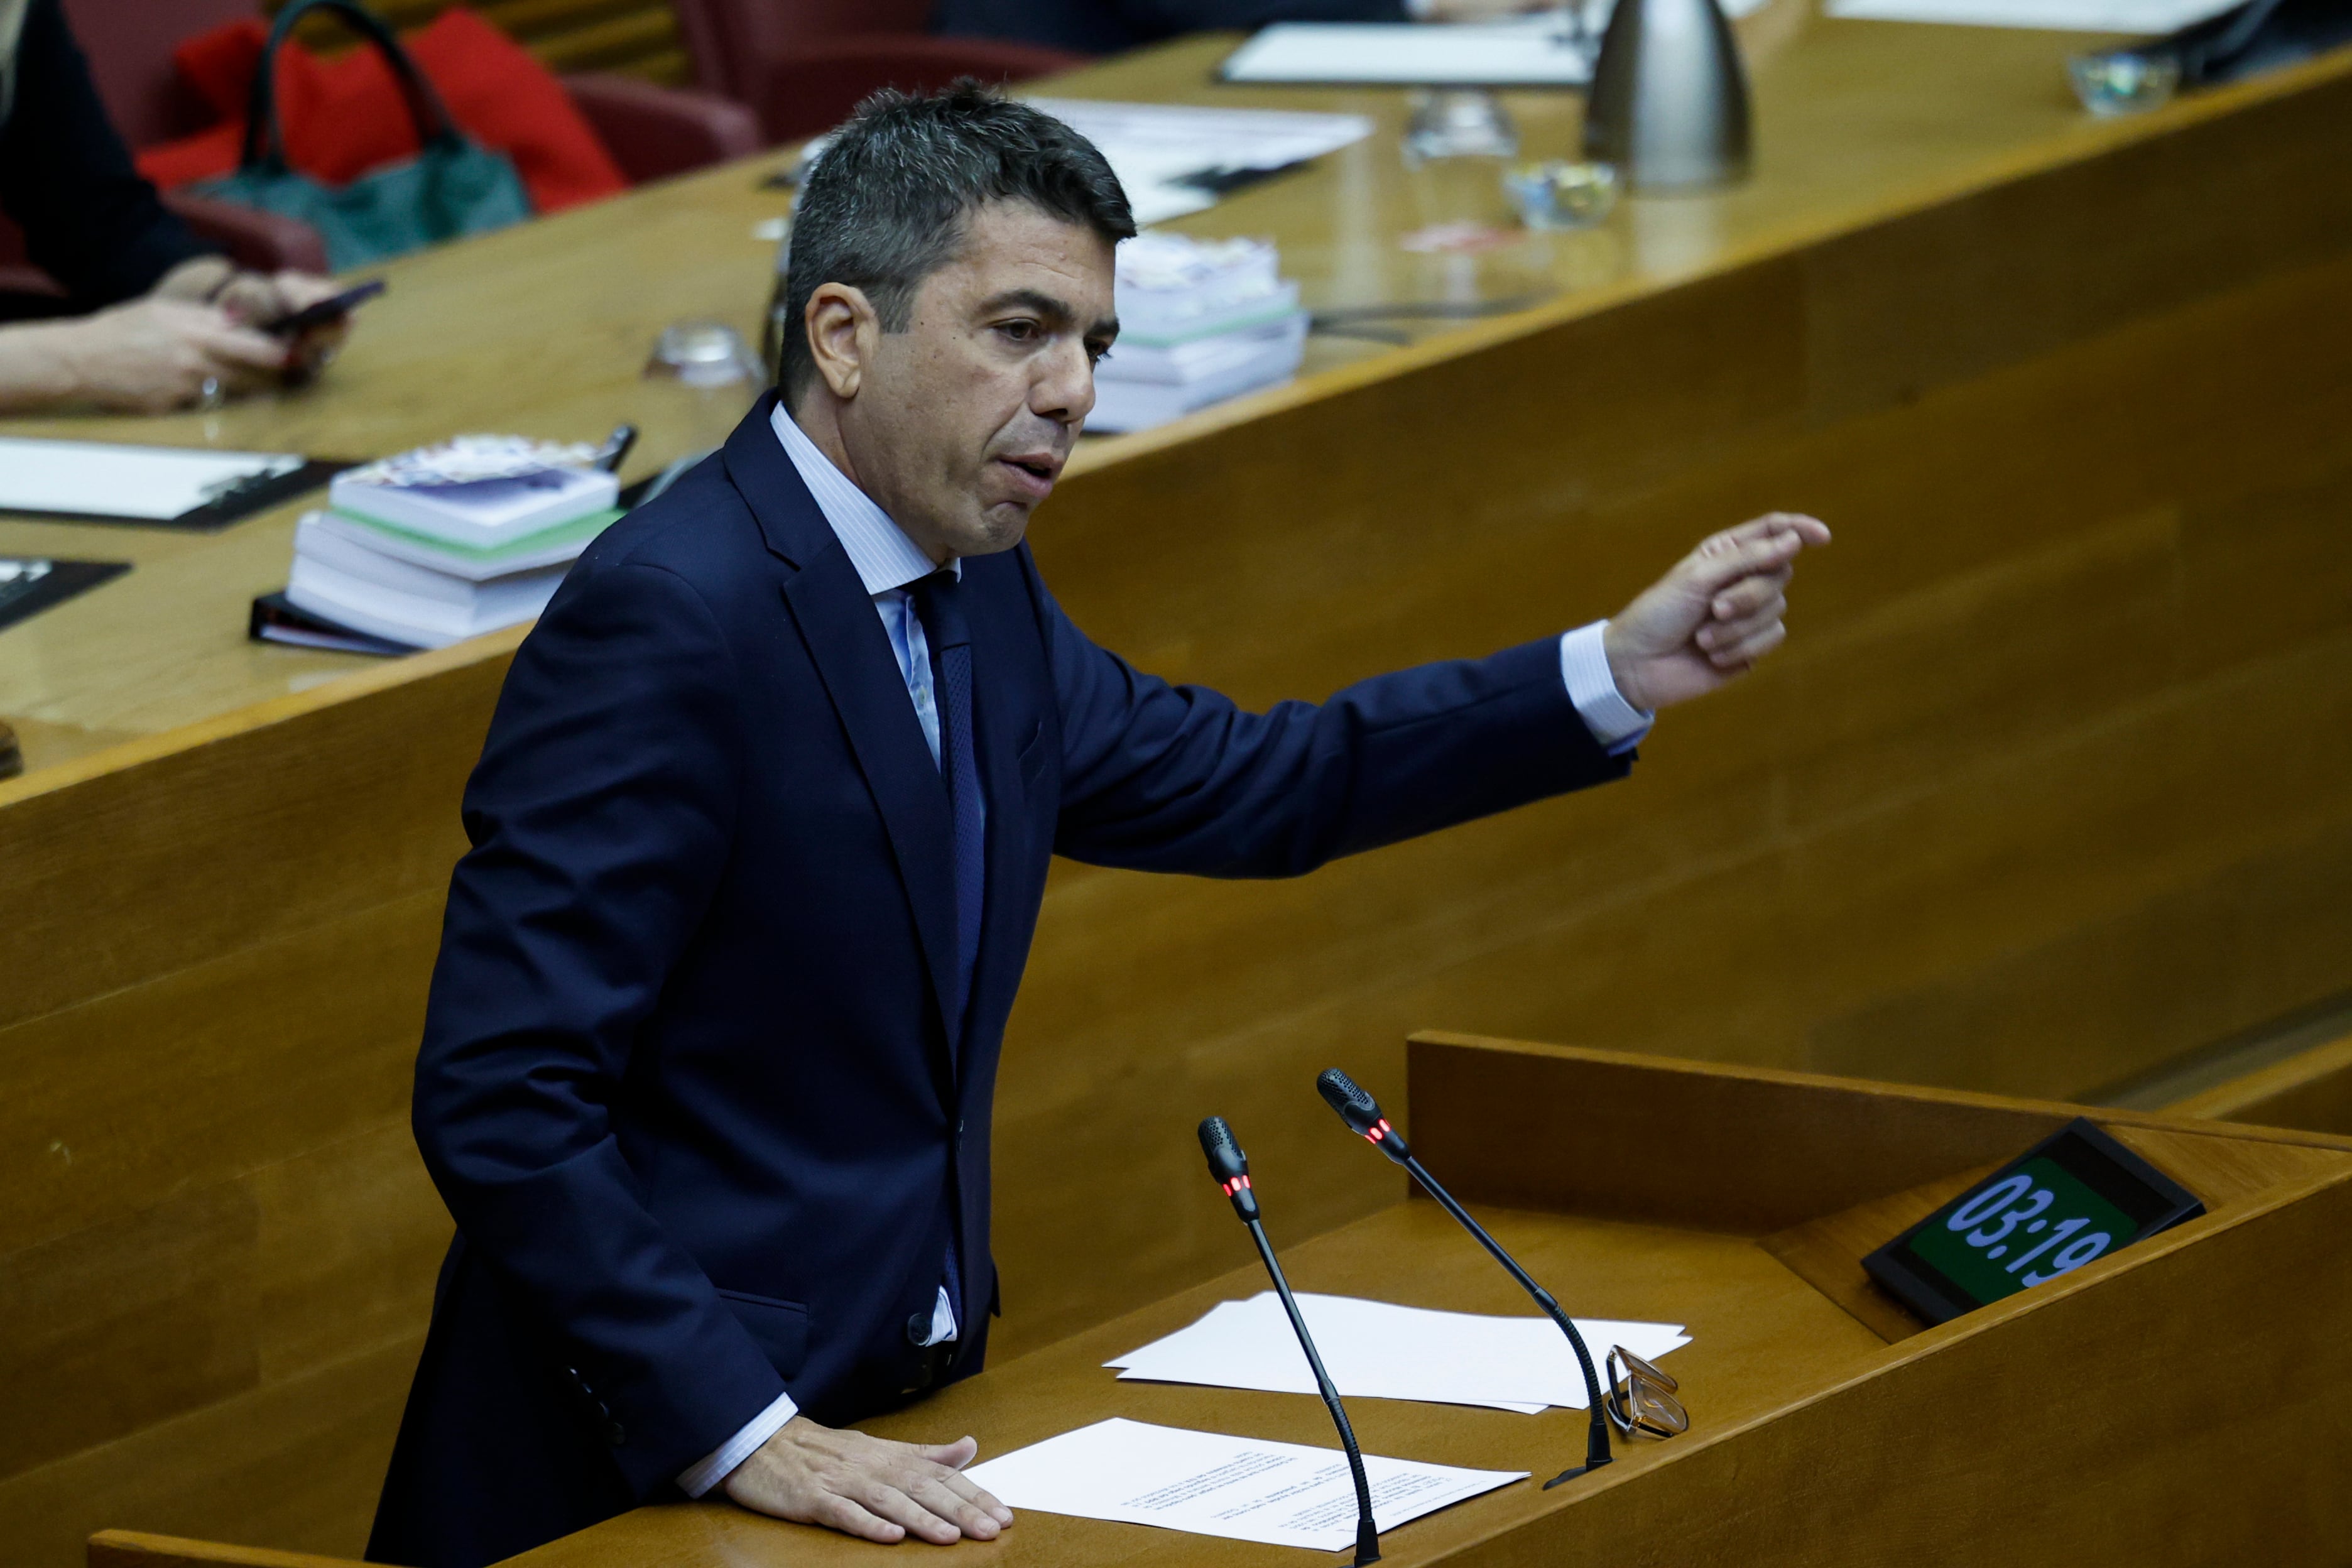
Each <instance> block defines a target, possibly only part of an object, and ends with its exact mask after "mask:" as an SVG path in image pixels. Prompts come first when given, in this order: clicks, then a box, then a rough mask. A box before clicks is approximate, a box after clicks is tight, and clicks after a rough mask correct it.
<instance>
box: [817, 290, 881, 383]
mask: <svg viewBox="0 0 2352 1568" xmlns="http://www.w3.org/2000/svg"><path fill="white" fill-rule="evenodd" d="M803 319H804V321H805V322H806V325H807V330H808V342H809V353H810V355H811V356H812V357H813V358H814V360H815V361H816V373H817V374H819V375H820V376H823V377H824V384H825V385H827V386H828V387H831V388H832V389H833V395H835V397H838V398H840V399H842V400H843V401H844V402H846V401H848V400H849V399H850V398H853V397H855V396H856V395H857V389H858V387H859V386H861V385H862V384H864V383H865V380H866V367H867V366H868V365H869V364H871V363H873V359H874V350H875V347H876V345H877V342H878V341H879V340H880V338H881V336H882V320H881V318H880V317H879V316H877V315H876V314H875V313H874V304H873V301H872V300H868V299H866V291H865V290H864V289H853V288H851V287H850V286H849V285H848V284H846V283H820V284H818V285H817V287H816V292H814V294H811V295H810V296H809V302H808V310H807V312H806V313H805V316H804V318H803Z"/></svg>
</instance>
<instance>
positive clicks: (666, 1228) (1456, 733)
mask: <svg viewBox="0 0 2352 1568" xmlns="http://www.w3.org/2000/svg"><path fill="white" fill-rule="evenodd" d="M770 406H771V404H770V403H769V402H768V401H766V400H763V401H762V402H761V405H760V406H759V407H758V408H756V409H754V410H753V411H752V414H751V416H750V417H749V418H748V419H746V420H745V421H744V423H743V425H742V426H740V428H738V429H737V430H736V432H735V434H734V435H733V437H731V438H730V440H729V442H728V444H727V446H726V447H724V449H723V450H722V451H721V452H720V454H719V456H718V457H716V458H713V459H712V460H710V461H709V462H706V463H704V464H702V465H701V466H700V467H699V468H697V469H695V470H694V471H693V472H692V473H691V474H689V475H688V477H687V478H686V479H683V480H682V481H680V483H679V484H678V485H677V488H676V489H673V490H672V491H671V492H670V493H669V494H668V495H667V496H665V497H663V498H662V499H661V500H657V501H656V502H654V503H653V504H652V505H650V506H647V507H645V508H642V509H640V510H637V511H635V512H634V513H632V514H631V515H630V516H629V517H628V518H626V519H625V520H624V521H621V522H619V523H617V524H615V525H614V527H613V528H612V529H611V530H609V531H607V532H606V533H605V534H604V536H603V537H602V538H601V539H599V540H598V541H597V542H595V543H594V544H593V546H592V547H591V548H590V549H589V551H588V552H587V553H586V554H585V555H583V557H582V558H581V560H580V562H579V563H578V564H577V565H576V566H575V567H574V568H573V569H572V574H571V575H570V577H569V578H568V579H567V580H566V581H565V583H564V584H563V587H562V591H561V592H560V593H558V594H557V595H556V597H555V600H554V602H553V603H552V604H551V605H549V607H548V610H547V613H546V614H545V616H542V617H541V620H540V623H539V625H538V626H537V627H536V629H534V630H533V631H532V633H531V634H530V637H528V638H526V639H525V641H524V643H523V645H522V647H521V648H520V651H519V652H518V653H517V654H516V656H515V659H514V664H513V667H512V668H511V670H510V671H509V674H508V676H507V680H506V687H505V689H504V691H503V693H502V694H501V695H500V697H499V704H498V710H497V713H496V715H495V717H494V718H493V719H492V721H491V725H490V731H489V737H488V742H487V743H486V744H485V746H484V748H483V752H482V759H481V763H480V764H479V766H478V768H477V769H476V771H475V773H474V775H473V778H472V780H471V781H470V783H469V784H468V785H467V791H466V797H465V824H466V831H467V837H468V838H469V839H470V840H471V843H472V846H473V847H472V848H471V850H470V851H469V852H468V853H467V855H466V857H465V858H464V859H463V860H461V861H460V862H459V864H458V866H457V872H456V874H455V876H454V877H453V878H452V879H451V882H450V889H449V903H448V913H447V916H446V924H445V926H444V929H443V933H442V943H441V954H440V960H439V963H438V964H437V965H436V969H435V971H434V975H433V987H432V996H431V1001H430V1004H429V1007H428V1010H427V1014H426V1019H425V1040H424V1045H423V1048H422V1050H421V1051H420V1053H419V1056H418V1059H417V1068H416V1089H415V1131H416V1138H417V1142H418V1144H419V1146H420V1147H421V1148H422V1150H423V1152H424V1155H425V1164H426V1167H427V1168H428V1169H429V1170H430V1172H431V1173H432V1176H433V1179H434V1181H435V1182H436V1184H437V1185H438V1186H439V1188H440V1191H441V1194H442V1195H443V1197H444V1198H445V1199H446V1201H447V1203H448V1205H449V1210H450V1212H451V1214H452V1215H455V1216H456V1219H457V1230H458V1240H457V1243H456V1245H455V1246H454V1247H453V1248H452V1249H451V1252H450V1256H449V1259H448V1261H447V1263H446V1265H445V1266H444V1268H443V1271H442V1277H441V1282H440V1288H439V1290H438V1291H437V1293H436V1300H435V1310H434V1316H433V1325H432V1331H431V1333H430V1336H429V1337H428V1340H427V1342H426V1345H425V1353H424V1358H423V1361H422V1363H421V1364H420V1366H419V1368H418V1371H417V1374H416V1381H415V1386H414V1388H413V1389H412V1391H411V1394H410V1398H409V1404H408V1408H407V1413H406V1415H405V1417H404V1421H403V1424H402V1429H401V1435H400V1440H399V1444H398V1447H397V1449H396V1451H395V1453H394V1459H393V1465H392V1469H391V1474H390V1476H389V1478H388V1479H387V1480H386V1483H385V1489H384V1496H383V1503H382V1505H381V1508H380V1510H379V1511H378V1515H377V1521H376V1533H375V1537H374V1539H373V1542H371V1544H370V1555H371V1556H372V1557H374V1558H376V1559H377V1560H378V1561H383V1562H394V1563H412V1564H417V1565H420V1568H472V1565H473V1564H477V1563H487V1562H489V1561H492V1560H494V1559H497V1558H499V1557H503V1556H507V1555H509V1554H511V1553H513V1552H520V1551H522V1550H524V1549H526V1548H528V1547H530V1546H532V1545H535V1544H537V1543H539V1542H543V1541H547V1540H550V1539H552V1538H553V1537H555V1536H557V1535H560V1534H563V1533H566V1532H568V1531H572V1530H576V1529H581V1528H583V1527H584V1526H586V1525H588V1524H590V1523H593V1522H594V1521H596V1520H598V1519H601V1518H604V1517H607V1516H609V1515H611V1514H614V1513H616V1512H619V1511H621V1510H625V1509H626V1508H628V1507H630V1506H633V1505H634V1504H635V1503H637V1502H639V1501H643V1500H649V1499H654V1498H657V1497H661V1496H665V1495H667V1496H675V1495H677V1494H676V1490H675V1487H674V1483H673V1478H674V1477H675V1476H677V1473H678V1472H679V1471H681V1470H683V1469H685V1468H687V1467H688V1466H689V1465H691V1464H693V1463H694V1462H695V1461H696V1460H698V1459H699V1458H701V1457H702V1456H704V1455H705V1454H707V1453H709V1452H710V1451H711V1450H712V1449H714V1448H716V1447H719V1445H720V1444H721V1443H722V1442H724V1441H725V1440H726V1439H727V1438H728V1437H730V1436H732V1435H733V1434H734V1433H735V1432H736V1431H737V1430H738V1429H739V1428H740V1427H741V1426H743V1425H744V1424H745V1423H746V1422H748V1421H750V1420H751V1418H752V1417H753V1416H754V1415H758V1414H759V1413H760V1412H761V1410H762V1409H764V1408H765V1407H766V1406H767V1405H770V1404H771V1403H772V1401H773V1400H774V1399H775V1397H776V1395H777V1394H779V1393H782V1392H785V1391H789V1392H790V1393H791V1394H792V1396H793V1400H794V1401H795V1402H796V1403H797V1404H798V1405H800V1406H801V1408H802V1409H803V1410H804V1411H805V1412H807V1413H808V1415H810V1416H811V1417H812V1418H813V1419H815V1420H818V1421H823V1422H825V1423H827V1424H840V1423H845V1422H849V1421H854V1420H856V1419H859V1418H862V1417H864V1416H866V1415H872V1414H874V1413H875V1412H877V1410H880V1409H883V1408H887V1407H888V1406H889V1405H892V1404H894V1403H898V1402H899V1401H900V1400H901V1399H902V1398H903V1397H904V1395H905V1393H906V1391H907V1390H908V1389H909V1388H910V1387H911V1386H913V1385H914V1384H915V1383H916V1382H917V1381H918V1380H919V1371H920V1365H921V1357H920V1354H919V1352H916V1351H915V1350H914V1349H913V1348H912V1347H911V1346H910V1345H909V1343H908V1339H907V1335H906V1331H905V1325H906V1322H907V1320H908V1318H909V1317H910V1316H911V1315H914V1314H916V1313H919V1312H921V1313H928V1311H929V1305H930V1302H931V1300H932V1299H933V1297H934V1295H935V1294H936V1292H937V1290H938V1288H939V1285H940V1265H941V1261H942V1259H943V1258H944V1256H945V1254H946V1249H947V1246H948V1241H949V1228H948V1227H949V1226H950V1224H952V1225H953V1226H955V1227H956V1230H957V1231H958V1232H959V1233H960V1239H961V1254H960V1256H961V1258H963V1259H964V1260H965V1261H964V1267H963V1269H962V1285H963V1300H961V1301H959V1302H957V1303H955V1308H956V1319H957V1322H958V1323H959V1325H960V1326H961V1331H962V1333H963V1336H964V1337H963V1341H962V1343H961V1348H960V1349H959V1352H958V1359H957V1363H956V1365H955V1366H954V1368H953V1369H952V1372H953V1375H959V1376H960V1375H965V1374H968V1373H971V1372H972V1371H975V1370H977V1368H978V1366H979V1363H980V1361H981V1358H982V1352H983V1350H984V1344H985V1340H986V1331H987V1323H988V1316H989V1312H990V1310H991V1307H992V1304H993V1299H994V1279H995V1272H994V1268H993V1266H992V1264H991V1263H990V1262H989V1247H988V1226H989V1108H990V1102H991V1098H992V1092H993V1089H994V1086H995V1081H996V1062H997V1051H998V1047H999V1044H1000V1042H1001V1040H1002V1037H1003V1029H1004V1020H1005V1016H1006V1015H1007V1013H1008V1012H1010V1010H1011V1009H1012V1006H1013V991H1014V988H1015V987H1016V985H1017V984H1018V983H1019V981H1020V978H1021V971H1022V966H1023V963H1024V960H1025V958H1026V955H1027V953H1028V950H1029V942H1030V936H1031V932H1032V930H1033V928H1034V925H1035V922H1036V918H1037V910H1038V906H1039V903H1040V902H1041V900H1042V899H1043V896H1044V892H1045V870H1046V864H1047V861H1048V859H1049V858H1050V857H1051V856H1052V855H1054V854H1055V853H1057V852H1058V853H1061V854H1065V855H1069V856H1073V857H1075V858H1079V859H1084V860H1090V861H1095V862H1098V863H1102V864H1108V865H1117V866H1129V867H1139V868H1148V869H1152V870H1161V871H1183V872H1191V873H1194V874H1198V875H1204V876H1219V877H1278V876H1290V875H1295V874H1297V873H1298V872H1302V871H1306V870H1308V869H1310V868H1313V867H1316V866H1318V865H1320V864H1322V863H1323V862H1324V861H1326V860H1328V859H1330V858H1332V857H1334V856H1337V855H1344V854H1347V853H1349V852H1350V851H1354V850H1359V849H1367V848H1370V847H1373V846H1375V845H1380V844H1386V843H1390V842H1391V841H1393V840H1396V839H1401V838H1405V837H1410V836H1412V835H1414V834H1418V833H1425V832H1428V831H1430V830H1431V829H1433V828H1437V827H1443V826H1446V825H1447V824H1449V823H1455V822H1461V821H1464V820H1465V819H1467V818H1470V817H1475V816H1481V815H1483V814H1486V813H1489V812H1494V811H1498V810H1501V809H1503V808H1505V807H1507V806H1511V805H1517V804H1519V803H1521V802H1524V801H1529V800H1534V799H1536V798H1538V797H1540V796H1544V795H1552V794H1555V793H1558V792H1560V791H1564V790H1568V789H1572V788H1575V787H1577V786H1579V785H1581V784H1591V783H1594V782H1597V781H1600V780H1603V779H1608V778H1613V777H1617V776H1619V775H1621V774H1622V773H1624V771H1625V768H1626V763H1625V761H1624V760H1622V759H1617V758H1612V757H1610V756H1608V755H1606V754H1605V753H1604V752H1602V750H1601V747H1600V746H1599V745H1598V744H1597V743H1596V742H1594V741H1593V739H1592V737H1591V733H1590V731H1588V730H1587V729H1586V727H1585V726H1584V724H1583V723H1582V722H1581V721H1580V719H1579V718H1578V716H1577V713H1576V710H1575V709H1574V708H1573V706H1572V705H1571V704H1570V701H1569V699H1568V696H1567V694H1566V691H1565V690H1564V689H1563V687H1562V682H1561V678H1560V663H1559V645H1558V642H1557V640H1556V639H1554V638H1549V637H1548V638H1545V639H1543V640H1542V641H1539V642H1536V643H1531V644H1528V645H1527V646H1525V647H1518V648H1514V649H1511V650H1509V651H1507V652H1505V653H1501V654H1497V655H1496V656H1495V657H1493V658H1486V659H1482V660H1476V661H1465V662H1459V663H1448V664H1435V665H1429V666H1426V667H1423V668H1418V669H1412V670H1406V671H1403V672H1402V673H1399V674H1394V675H1387V676H1382V677H1380V678H1378V679H1372V680H1368V681H1365V682H1363V683H1362V684H1360V685H1358V686H1354V687H1351V688H1349V689H1347V690H1345V691H1343V692H1341V693H1339V695H1338V696H1337V697H1335V698H1333V699H1332V700H1330V701H1328V702H1327V703H1324V704H1323V705H1321V706H1319V707H1318V706H1315V705H1311V704H1307V703H1301V702H1286V703H1283V704H1280V705H1278V706H1276V708H1275V709H1273V710H1271V711H1269V712H1267V713H1265V714H1253V713H1246V712H1244V711H1242V710H1239V709H1237V708H1236V707H1235V706H1234V704H1233V703H1232V702H1231V701H1229V700H1226V699H1224V698H1223V697H1221V696H1218V695H1217V694H1216V693H1214V692H1212V691H1206V690H1202V689H1198V688H1189V687H1176V686H1171V685H1169V684H1167V683H1166V682H1164V681H1160V680H1158V679H1153V678H1152V677H1150V676H1148V675H1144V674H1141V673H1139V672H1138V671H1137V670H1135V669H1133V668H1130V667H1129V666H1128V665H1127V664H1126V663H1125V662H1124V661H1122V660H1121V659H1119V658H1118V657H1117V656H1115V655H1113V654H1110V653H1108V652H1106V651H1104V650H1103V649H1101V648H1099V647H1096V646H1095V645H1094V644H1093V643H1091V642H1089V641H1087V638H1086V637H1085V635H1084V634H1083V633H1081V632H1080V631H1078V629H1077V628H1076V626H1072V625H1071V624H1070V622H1069V621H1068V620H1067V619H1066V617H1065V616H1063V614H1062V612H1061V610H1060V609H1059V608H1058V607H1057V606H1056V605H1055V603H1054V600H1053V597H1052V595H1049V594H1048V593H1047V592H1046V590H1045V584H1044V583H1043V582H1042V581H1041V580H1040V579H1039V577H1038V574H1037V570H1036V567H1035V565H1034V563H1033V562H1032V561H1031V559H1030V556H1029V552H1028V551H1027V550H1026V549H1025V548H1024V549H1020V550H1015V551H1013V552H1007V553H1004V554H1002V555H993V556H987V557H982V558H976V559H972V560H968V561H966V562H965V563H964V565H963V589H962V591H961V595H959V596H960V597H961V599H962V600H963V601H964V603H965V605H966V613H967V616H968V618H969V621H970V624H971V649H972V652H971V659H972V671H973V687H974V696H973V705H974V710H975V719H974V732H975V739H976V744H977V749H978V753H979V764H980V773H981V777H982V781H983V787H984V788H985V790H986V792H987V799H988V814H987V817H988V821H987V868H988V869H987V883H986V886H987V899H986V905H985V919H984V921H983V926H982V942H981V950H980V957H979V962H978V968H977V973H976V976H975V979H974V982H973V985H972V994H971V1005H970V1007H969V1010H968V1012H967V1014H966V1016H965V1017H964V1019H963V1020H962V1021H961V1028H960V1029H959V1028H957V1027H956V1026H955V1023H956V1021H954V1020H950V1019H949V1018H947V1017H946V1016H944V1015H943V1013H942V1011H941V1004H940V998H941V997H942V996H945V995H951V994H953V993H954V991H955V985H954V984H953V979H954V977H953V975H952V973H951V968H950V966H951V965H952V964H953V963H954V962H955V952H956V942H955V931H954V923H955V917H954V907H955V906H954V892H953V887H952V875H953V873H952V857H951V843H952V825H951V816H950V805H949V801H948V795H947V791H946V787H945V785H944V784H942V783H941V781H940V773H939V771H938V769H937V767H936V765H935V764H934V763H933V762H932V759H931V755H930V752H929V750H928V748H927V747H926V745H925V743H924V740H923V733H922V730H921V728H920V725H919V721H917V719H916V716H915V711H914V707H913V704H912V703H911V702H910V701H909V700H908V695H907V689H906V686H905V683H904V681H903V679H901V676H900V674H899V670H898V664H897V662H896V659H895V658H894V656H893V655H892V653H891V650H890V646H889V641H888V638H887V635H886V633H885V632H884V630H883V627H882V624H881V621H880V618H879V617H878V616H877V615H876V614H875V611H874V607H873V603H872V601H871V599H870V597H869V596H868V595H867V594H866V588H865V585H864V584H862V583H861V582H860V581H859V579H858V575H857V573H856V569H855V568H854V567H853V566H852V564H851V563H850V561H849V558H848V556H847V554H846V553H845V552H844V551H843V549H842V547H841V544H840V542H839V541H838V540H837V539H836V538H835V534H834V532H833V531H832V529H831V527H830V526H829V525H828V524H827V523H826V521H825V520H824V514H823V513H822V512H820V511H819V510H818V509H817V506H816V503H815V502H814V500H812V499H811V498H810V495H809V493H808V490H807V489H806V487H805V486H804V485H803V483H802V482H801V479H800V477H799V475H798V474H797V473H796V472H795V471H794V469H793V466H792V463H791V460H790V459H789V458H787V457H786V456H785V455H784V452H783V450H782V447H781V445H780V444H779V443H778V441H777V440H776V437H775V435H774V433H773V431H772V430H771V429H770V427H769V425H768V411H769V408H770ZM1174 547H1176V546H1175V545H1173V544H1171V548H1174ZM1303 586H1304V585H1302V587H1303ZM950 1216H951V1217H950Z"/></svg>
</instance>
